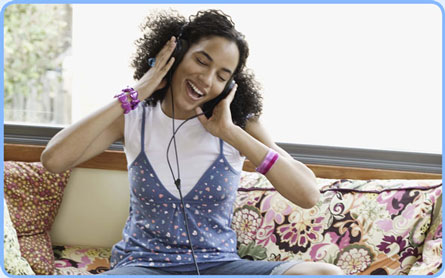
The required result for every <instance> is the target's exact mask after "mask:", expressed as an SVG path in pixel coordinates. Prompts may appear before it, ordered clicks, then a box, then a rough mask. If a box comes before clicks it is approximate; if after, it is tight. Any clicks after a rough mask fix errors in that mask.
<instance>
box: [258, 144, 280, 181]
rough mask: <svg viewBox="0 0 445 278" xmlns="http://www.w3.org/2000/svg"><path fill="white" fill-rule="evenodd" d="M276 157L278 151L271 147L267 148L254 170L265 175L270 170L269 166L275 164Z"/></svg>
mask: <svg viewBox="0 0 445 278" xmlns="http://www.w3.org/2000/svg"><path fill="white" fill-rule="evenodd" d="M277 159H278V153H277V152H276V151H274V150H272V149H269V151H268V152H267V154H266V157H265V158H264V160H263V162H261V164H260V166H258V167H257V168H255V171H257V172H258V173H260V174H263V175H265V174H266V173H267V172H268V171H269V170H270V168H271V167H272V166H273V165H274V164H275V162H276V161H277Z"/></svg>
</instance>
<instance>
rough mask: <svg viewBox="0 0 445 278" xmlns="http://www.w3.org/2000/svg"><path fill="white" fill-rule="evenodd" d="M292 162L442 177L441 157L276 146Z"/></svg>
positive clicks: (19, 131) (31, 138)
mask: <svg viewBox="0 0 445 278" xmlns="http://www.w3.org/2000/svg"><path fill="white" fill-rule="evenodd" d="M61 129H62V127H51V126H44V125H21V124H5V125H4V143H11V144H30V145H46V144H47V143H48V141H49V140H50V139H51V138H52V137H53V136H54V135H55V134H56V133H57V132H59V131H60V130H61ZM277 144H278V145H279V146H280V147H281V148H283V149H284V150H285V151H287V152H288V153H289V154H290V155H291V156H292V157H293V158H294V159H296V160H299V161H301V162H302V163H305V164H316V165H331V166H343V167H357V168H371V169H382V170H395V171H410V172H422V173H433V174H441V173H442V154H429V153H416V152H400V151H387V150H371V149H358V148H344V147H333V146H316V145H304V144H291V143H279V142H278V143H277ZM108 150H114V151H116V150H117V151H123V144H122V142H121V141H117V142H115V143H113V144H111V145H110V147H109V148H108Z"/></svg>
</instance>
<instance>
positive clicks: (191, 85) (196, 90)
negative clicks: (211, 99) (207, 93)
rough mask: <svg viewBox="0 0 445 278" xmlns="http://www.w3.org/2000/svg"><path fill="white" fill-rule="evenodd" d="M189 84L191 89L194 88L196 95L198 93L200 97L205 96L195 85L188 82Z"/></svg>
mask: <svg viewBox="0 0 445 278" xmlns="http://www.w3.org/2000/svg"><path fill="white" fill-rule="evenodd" d="M188 83H189V85H190V87H192V89H193V90H194V91H195V93H197V94H198V95H200V96H203V95H204V94H203V93H202V92H201V91H200V90H199V89H198V88H196V87H195V85H193V84H192V83H191V82H188Z"/></svg>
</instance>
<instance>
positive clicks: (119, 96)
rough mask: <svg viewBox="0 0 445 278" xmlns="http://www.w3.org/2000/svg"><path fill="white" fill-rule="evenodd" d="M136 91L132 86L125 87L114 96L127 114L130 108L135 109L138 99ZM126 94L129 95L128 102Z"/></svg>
mask: <svg viewBox="0 0 445 278" xmlns="http://www.w3.org/2000/svg"><path fill="white" fill-rule="evenodd" d="M138 95H139V94H138V92H137V91H136V90H135V89H133V88H126V89H123V90H122V93H120V94H117V95H115V96H114V98H117V99H118V100H119V101H120V103H121V107H122V109H124V114H128V113H129V112H130V111H131V110H134V109H136V107H137V106H138V104H139V102H140V100H139V99H138ZM128 96H130V98H131V101H130V102H128Z"/></svg>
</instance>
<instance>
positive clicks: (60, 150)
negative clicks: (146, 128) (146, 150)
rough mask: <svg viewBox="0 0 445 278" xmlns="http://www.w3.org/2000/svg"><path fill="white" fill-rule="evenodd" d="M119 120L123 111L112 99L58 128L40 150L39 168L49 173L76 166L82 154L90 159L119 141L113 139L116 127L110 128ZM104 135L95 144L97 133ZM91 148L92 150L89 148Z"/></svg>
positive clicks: (99, 135)
mask: <svg viewBox="0 0 445 278" xmlns="http://www.w3.org/2000/svg"><path fill="white" fill-rule="evenodd" d="M119 117H123V110H122V108H121V105H120V102H119V101H118V100H117V99H115V100H113V101H112V102H110V103H109V104H107V105H106V106H104V107H102V108H101V109H99V110H97V111H96V112H94V113H93V114H91V115H89V116H87V117H86V118H84V119H82V120H80V121H79V122H77V123H75V124H72V125H71V126H68V127H66V128H64V129H62V130H61V131H60V132H59V133H57V134H56V135H55V136H54V137H53V138H52V139H51V140H50V141H49V142H48V145H47V147H46V148H45V150H44V151H43V153H42V156H41V161H42V163H43V165H44V166H45V167H46V168H47V169H48V170H50V171H53V172H61V171H64V170H66V169H70V168H72V167H74V166H76V164H78V163H79V161H80V160H81V159H82V158H83V157H84V156H85V154H86V153H91V154H90V156H92V155H93V154H97V153H98V152H101V151H103V149H106V148H107V147H108V146H109V144H111V143H112V141H114V140H117V139H119V138H116V137H119V136H118V134H119V132H118V131H117V130H116V128H118V127H113V123H114V122H115V121H116V120H117V119H118V118H119ZM107 129H108V131H107ZM106 132H107V133H109V134H110V135H109V136H102V138H101V139H102V140H100V141H101V142H97V141H98V140H97V139H98V138H99V137H101V134H103V133H106ZM94 143H96V144H94ZM91 146H93V147H95V149H91Z"/></svg>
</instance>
